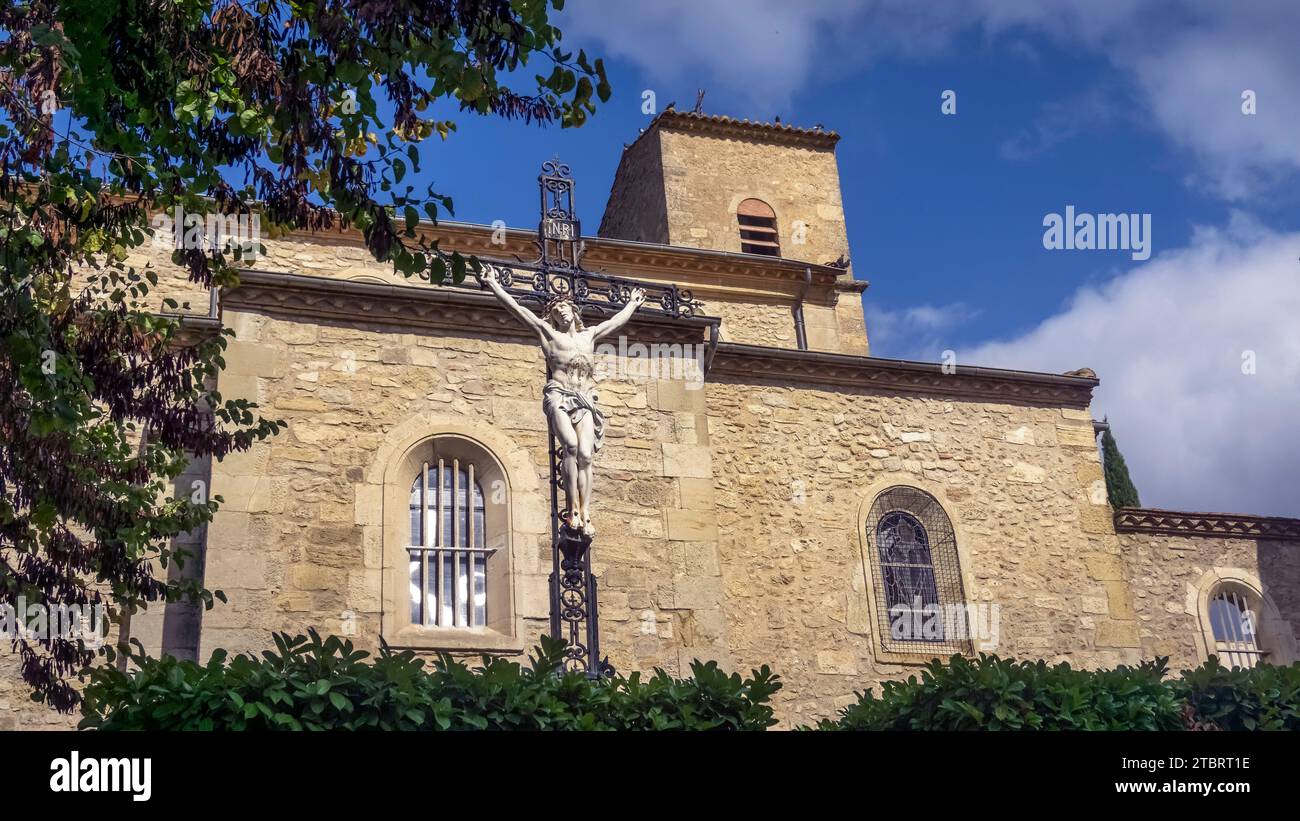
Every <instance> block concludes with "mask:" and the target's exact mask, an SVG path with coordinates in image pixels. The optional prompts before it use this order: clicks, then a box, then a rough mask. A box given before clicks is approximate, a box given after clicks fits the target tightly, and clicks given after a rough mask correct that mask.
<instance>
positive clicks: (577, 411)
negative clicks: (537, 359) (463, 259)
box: [479, 159, 700, 678]
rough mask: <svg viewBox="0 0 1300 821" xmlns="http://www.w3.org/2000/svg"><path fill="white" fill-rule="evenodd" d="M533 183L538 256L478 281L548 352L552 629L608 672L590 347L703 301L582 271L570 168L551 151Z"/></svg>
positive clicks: (487, 272) (574, 664)
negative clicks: (595, 558) (594, 512)
mask: <svg viewBox="0 0 1300 821" xmlns="http://www.w3.org/2000/svg"><path fill="white" fill-rule="evenodd" d="M537 182H538V186H539V188H540V190H541V222H540V223H539V224H538V227H537V248H538V252H539V256H538V259H537V261H536V262H535V263H533V264H531V265H528V266H515V265H510V264H495V263H491V262H485V264H484V266H483V272H482V273H481V274H480V275H479V280H480V282H481V284H482V285H483V286H484V287H486V288H487V289H488V290H490V291H491V292H492V294H493V295H494V296H495V297H496V298H497V300H498V301H499V302H500V303H501V304H502V305H503V306H504V307H505V308H506V310H507V311H509V312H510V313H511V314H512V315H514V316H515V317H516V318H518V319H519V320H520V321H521V322H522V323H523V324H524V325H526V326H527V327H528V328H530V329H531V330H532V331H533V332H534V333H535V334H536V335H537V338H538V341H539V342H540V344H541V347H542V353H543V354H544V356H545V358H546V385H545V387H544V388H543V389H542V412H543V413H544V414H545V416H546V423H547V428H548V431H549V441H550V454H551V541H552V546H553V550H552V564H553V567H552V573H551V635H552V636H555V637H557V638H564V639H566V640H567V641H568V644H569V647H568V651H567V654H566V664H565V666H566V668H567V669H570V670H581V671H583V672H585V673H586V674H587V676H588V677H591V678H599V677H604V676H610V675H613V673H614V668H613V667H611V666H610V664H609V660H608V659H602V658H601V657H600V636H599V620H598V617H597V597H596V577H595V576H594V575H593V574H592V573H591V567H590V551H591V540H592V536H594V535H595V532H596V530H595V528H594V527H593V526H592V521H591V494H592V485H593V482H592V463H593V460H594V459H595V456H596V453H597V451H599V450H600V446H601V444H602V441H603V438H604V432H605V416H604V414H603V413H602V411H601V410H600V406H599V405H598V404H597V400H598V398H599V397H598V396H597V394H596V390H595V388H596V385H595V346H596V343H597V342H599V341H600V340H601V339H602V338H604V337H607V336H610V335H611V334H616V333H618V332H619V331H620V330H622V329H623V328H624V327H625V326H626V325H627V323H628V322H629V321H630V320H631V319H632V315H633V314H634V313H635V312H636V311H637V310H645V311H653V312H655V313H659V314H663V315H667V316H671V317H684V316H686V317H689V316H695V315H696V314H697V312H698V311H699V308H700V305H699V303H698V302H696V301H695V300H694V299H693V298H692V296H691V293H690V291H686V290H683V289H680V288H678V287H677V286H676V285H652V284H649V283H642V282H634V281H632V280H625V279H619V278H617V277H610V276H607V275H605V274H601V273H596V272H592V271H586V270H584V269H583V268H582V264H581V263H582V255H583V251H584V250H585V243H583V242H582V231H581V225H580V223H579V221H578V218H577V213H576V211H575V210H574V206H573V189H574V184H573V179H572V177H570V175H569V167H568V166H567V165H564V164H563V163H561V162H560V161H559V160H558V159H554V160H550V161H548V162H545V163H543V164H542V173H541V175H540V176H539V177H538V178H537ZM520 268H523V269H525V270H526V269H532V276H531V286H532V287H531V288H523V287H518V288H517V287H514V286H515V284H516V283H515V277H516V275H517V274H519V273H520V270H518V269H520ZM521 301H531V302H540V303H541V307H542V315H541V316H540V317H538V316H537V315H536V314H534V313H533V311H532V309H531V308H528V307H525V306H524V305H523V304H521ZM584 306H591V307H598V308H600V309H602V310H608V309H616V310H614V313H613V315H612V316H610V317H609V318H607V319H605V320H603V321H602V322H600V323H598V324H597V325H595V326H594V327H591V328H588V327H586V325H585V324H584V322H583V320H582V309H583V307H584ZM560 491H563V493H564V506H563V507H561V506H560V503H559V498H558V496H559V492H560ZM584 625H585V628H586V630H585V632H586V636H585V641H584V640H583V639H584V637H583V627H584ZM562 634H563V635H562Z"/></svg>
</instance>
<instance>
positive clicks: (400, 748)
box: [0, 732, 1296, 812]
mask: <svg viewBox="0 0 1300 821" xmlns="http://www.w3.org/2000/svg"><path fill="white" fill-rule="evenodd" d="M0 743H4V744H6V745H7V746H8V747H9V754H8V755H6V756H5V760H6V763H7V764H8V766H7V767H5V770H6V776H7V778H6V782H7V783H8V784H9V785H11V786H17V785H21V786H22V788H23V791H24V794H25V795H27V796H29V797H37V796H40V795H44V796H45V797H44V798H42V799H41V806H42V807H43V808H44V809H46V810H47V811H51V810H52V811H54V812H58V811H60V810H61V809H63V808H65V807H66V808H68V809H73V808H80V807H89V806H95V805H103V806H106V805H114V804H116V805H118V806H123V807H124V806H127V805H134V806H137V807H141V808H143V807H145V806H150V805H155V804H158V803H159V802H168V803H170V802H172V801H176V800H180V801H193V800H194V799H196V798H200V799H202V798H203V797H205V796H211V797H213V798H214V800H219V801H224V800H227V799H229V800H238V799H237V797H239V796H244V797H247V798H248V799H249V800H252V801H253V802H254V803H255V804H256V806H257V807H258V808H259V809H262V808H266V809H274V808H278V807H281V806H283V807H285V808H292V809H295V810H299V811H301V810H303V809H308V808H312V807H319V808H321V809H325V810H330V809H335V810H337V809H339V808H340V807H342V806H344V805H347V804H352V803H361V804H373V803H374V802H375V801H376V800H379V801H381V802H382V803H383V804H384V805H385V808H387V806H389V805H396V807H397V808H401V807H402V806H403V805H404V804H406V803H407V802H409V803H410V804H411V805H412V808H413V809H419V808H424V809H426V810H427V809H429V808H430V807H435V806H436V807H437V808H438V810H439V811H442V812H445V811H446V810H448V809H450V808H451V807H452V806H454V805H455V804H457V803H459V802H461V801H464V802H466V805H467V807H469V806H475V805H477V806H478V808H479V809H483V808H484V805H483V804H482V802H483V801H484V799H485V798H491V797H500V798H507V797H514V798H525V797H526V798H527V799H528V800H529V801H531V800H539V801H542V802H545V801H546V800H547V798H548V797H550V798H553V799H555V800H560V801H565V800H569V799H573V798H574V797H575V795H577V794H580V795H581V796H582V798H581V799H580V800H581V801H587V800H592V799H603V800H608V801H612V802H615V803H614V804H613V806H619V803H618V802H627V801H629V800H632V799H633V798H634V796H635V795H637V794H643V793H641V791H642V790H643V789H652V790H653V791H652V792H650V793H644V796H645V800H646V801H647V802H650V803H648V804H647V809H650V808H651V807H652V806H653V804H654V803H655V802H656V801H659V800H662V798H664V797H667V796H668V795H678V797H680V798H682V799H685V798H686V796H687V795H689V796H690V801H691V802H696V801H698V802H700V803H701V804H712V803H715V802H716V803H720V804H721V805H724V806H727V807H729V808H731V809H733V810H734V809H737V808H739V807H743V806H746V805H752V806H755V807H756V808H759V809H762V808H764V807H766V808H767V809H769V810H770V809H772V808H773V807H772V806H771V805H770V802H772V801H773V800H777V799H780V798H783V797H786V796H789V797H791V798H796V799H799V800H804V801H806V800H808V799H809V798H810V797H815V798H818V799H826V800H838V799H835V798H834V797H835V796H837V795H838V796H841V797H848V796H851V795H852V794H854V793H859V792H861V791H866V792H867V793H871V794H876V795H880V796H884V795H892V796H894V797H898V796H911V797H912V798H913V799H915V798H917V797H920V796H924V801H925V802H926V804H927V806H928V805H929V804H930V803H932V802H938V803H944V802H946V801H952V802H954V803H967V802H970V801H978V800H979V799H980V797H984V798H1014V799H1041V800H1043V801H1049V802H1052V804H1053V805H1055V806H1060V805H1062V804H1065V805H1066V806H1069V804H1070V802H1074V801H1082V802H1087V803H1092V802H1095V801H1097V800H1099V799H1106V798H1110V799H1113V800H1116V801H1119V802H1121V803H1124V802H1131V801H1133V800H1142V801H1147V800H1170V799H1173V800H1179V801H1181V800H1183V799H1190V798H1195V799H1198V800H1200V801H1202V802H1206V803H1207V804H1210V803H1217V802H1220V801H1224V800H1228V799H1237V800H1240V799H1241V798H1243V797H1248V798H1257V797H1258V798H1272V799H1274V800H1278V799H1280V798H1284V797H1286V796H1289V795H1292V794H1293V793H1294V786H1295V781H1296V777H1295V775H1294V762H1295V760H1296V751H1295V739H1294V738H1293V737H1292V736H1291V735H1289V734H1281V733H1276V734H1273V733H1255V734H1230V733H1209V732H1207V733H1168V734H1164V733H1150V734H1137V733H1109V734H1106V733H1070V734H1067V733H1035V734H1027V733H1026V734H1018V735H1013V734H997V733H981V734H975V733H971V734H952V733H928V734H922V733H822V732H795V733H783V732H768V733H755V734H744V735H742V734H733V735H725V734H707V733H693V734H685V733H680V734H669V733H664V734H648V733H647V734H636V735H633V734H613V733H609V734H600V733H590V734H578V733H570V734H547V733H516V734H502V733H473V734H470V733H462V734H456V733H427V734H414V733H388V734H380V733H370V734H341V733H329V734H306V733H283V734H262V735H251V734H246V735H238V734H226V733H207V734H202V733H190V734H181V733H176V734H165V733H95V732H83V733H71V732H69V733H42V732H29V733H4V734H0ZM575 789H576V790H578V791H579V793H575V792H574V791H575ZM376 790H379V791H380V792H378V793H376ZM219 796H224V797H225V798H220V799H218V797H219ZM566 796H567V797H568V798H567V799H566ZM655 796H658V798H655ZM214 809H218V810H219V809H220V807H217V806H214ZM660 809H661V810H663V811H673V812H677V811H680V810H681V809H683V807H682V806H680V805H679V806H677V807H675V808H673V807H671V806H670V805H660ZM864 809H866V808H865V807H864Z"/></svg>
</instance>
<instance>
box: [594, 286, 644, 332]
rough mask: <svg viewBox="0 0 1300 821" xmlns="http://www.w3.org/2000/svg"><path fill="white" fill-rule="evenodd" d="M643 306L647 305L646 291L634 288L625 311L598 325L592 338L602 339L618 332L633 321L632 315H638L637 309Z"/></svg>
mask: <svg viewBox="0 0 1300 821" xmlns="http://www.w3.org/2000/svg"><path fill="white" fill-rule="evenodd" d="M643 304H645V291H644V290H643V289H641V288H633V289H632V293H631V294H629V295H628V298H627V304H626V305H624V306H623V309H622V310H621V311H619V312H618V313H616V314H614V315H613V316H611V317H610V318H609V319H607V320H605V321H604V322H602V323H600V324H599V325H597V326H596V327H595V328H594V329H593V330H592V332H591V335H592V338H593V339H600V338H601V337H605V336H609V335H610V334H612V333H614V332H616V331H618V330H619V329H620V328H622V327H623V326H624V325H626V324H627V323H628V321H629V320H630V319H632V314H634V313H636V309H637V308H640V307H641V306H642V305H643Z"/></svg>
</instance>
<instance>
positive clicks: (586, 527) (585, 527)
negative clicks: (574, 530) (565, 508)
mask: <svg viewBox="0 0 1300 821" xmlns="http://www.w3.org/2000/svg"><path fill="white" fill-rule="evenodd" d="M582 532H583V533H585V534H587V535H588V536H595V535H596V528H594V527H592V525H591V519H588V520H586V521H585V522H583V523H582Z"/></svg>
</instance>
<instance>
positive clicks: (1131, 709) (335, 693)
mask: <svg viewBox="0 0 1300 821" xmlns="http://www.w3.org/2000/svg"><path fill="white" fill-rule="evenodd" d="M275 643H276V649H275V650H268V651H266V652H264V653H263V654H262V657H261V658H256V657H253V656H247V655H240V656H235V657H234V658H233V659H229V660H227V656H226V654H225V653H224V652H222V651H218V652H216V653H214V654H213V656H212V659H211V660H210V661H209V662H208V663H207V664H206V665H202V666H201V665H198V664H195V663H193V662H184V661H178V660H176V659H174V658H170V657H165V658H162V659H149V658H145V657H142V656H141V657H134V661H135V664H136V666H137V668H138V669H137V670H136V671H134V672H132V673H129V674H128V673H121V672H118V671H117V670H115V669H111V668H103V669H96V670H93V671H91V673H90V683H89V685H88V686H87V688H86V691H85V703H84V705H83V715H84V718H83V720H82V722H81V727H82V728H83V729H104V730H281V729H287V730H300V729H307V730H336V729H337V730H763V729H766V728H768V727H770V726H772V725H774V724H776V719H775V718H774V716H773V710H772V707H771V704H770V701H771V698H772V696H773V695H774V694H775V693H776V692H777V691H778V690H780V688H781V682H780V680H779V678H778V677H777V676H776V675H774V674H773V673H772V672H771V670H769V669H768V668H767V667H766V666H764V667H762V668H760V669H758V670H754V671H752V673H751V675H750V677H748V678H742V677H741V676H740V675H738V674H735V673H732V674H727V673H724V672H722V671H721V670H719V669H718V666H717V664H716V663H715V662H708V663H702V662H698V661H697V662H694V663H693V664H692V665H691V677H690V678H686V679H680V680H679V679H674V678H672V677H671V676H669V675H668V674H667V673H665V672H663V671H662V670H656V671H655V672H654V674H653V675H650V676H646V677H643V676H641V675H640V674H638V673H633V674H631V675H629V676H626V677H623V676H618V677H615V678H613V679H610V680H607V681H600V682H591V681H588V680H587V679H586V678H585V677H583V676H582V675H580V674H573V673H558V672H557V671H558V670H559V668H560V663H561V660H562V659H563V656H564V645H563V643H561V642H557V641H552V640H550V639H546V638H543V639H542V645H541V646H540V647H538V648H537V649H536V650H535V651H534V655H533V656H532V657H531V659H530V662H529V664H527V665H521V664H519V663H517V662H513V661H507V660H504V659H493V658H488V657H485V658H484V659H483V661H482V663H481V665H480V666H478V667H475V668H473V669H471V668H470V667H469V666H468V665H466V664H465V663H463V662H461V661H458V660H455V659H452V658H451V657H449V656H439V657H438V658H436V659H435V660H434V661H433V662H432V663H430V664H426V662H425V661H424V660H422V659H419V658H416V657H415V655H414V653H412V652H410V651H407V652H403V653H393V652H390V651H388V650H386V649H385V650H383V651H381V652H380V654H379V656H378V657H376V658H374V659H373V660H372V659H371V657H370V655H369V654H368V653H365V652H363V651H360V650H357V649H356V648H354V647H353V645H352V644H351V642H348V641H345V640H343V639H340V638H337V637H330V638H328V639H323V640H322V639H321V637H320V636H319V635H317V634H316V633H315V632H312V633H311V634H310V636H309V637H304V636H298V637H296V638H289V637H288V636H287V635H283V634H279V635H276V636H275ZM1167 673H1168V667H1167V659H1163V658H1161V659H1156V660H1155V661H1150V662H1144V663H1142V664H1140V665H1138V666H1136V667H1117V668H1115V669H1113V670H1076V669H1074V668H1072V667H1070V665H1068V664H1056V665H1049V664H1047V663H1046V662H1042V661H1014V660H1011V659H1002V658H998V657H996V656H991V655H984V654H981V655H980V656H979V657H978V658H964V657H962V656H953V657H952V658H950V659H948V660H946V661H944V660H939V659H935V660H934V661H932V662H930V663H929V664H927V665H926V666H925V668H924V669H923V670H922V671H921V673H920V676H919V677H918V676H911V677H909V678H908V679H907V680H905V681H889V682H885V684H884V685H883V687H882V688H881V694H880V695H879V696H876V695H875V694H874V693H873V692H872V691H871V690H867V691H866V692H862V693H858V694H857V695H858V698H857V701H856V702H855V703H853V704H850V705H849V706H848V707H846V708H845V709H843V710H842V711H841V712H840V714H839V716H838V717H837V718H836V719H826V720H823V721H821V722H820V723H819V724H817V725H816V726H815V727H813V728H805V729H819V730H1184V729H1191V730H1220V729H1221V730H1300V664H1293V665H1291V666H1289V667H1273V666H1270V665H1261V666H1259V667H1256V668H1253V669H1249V670H1243V669H1238V668H1234V669H1227V668H1225V667H1223V666H1222V665H1220V664H1219V663H1218V661H1217V660H1215V659H1211V660H1210V662H1209V663H1207V664H1205V665H1202V666H1201V667H1198V668H1197V669H1195V670H1190V671H1185V672H1184V673H1183V674H1182V676H1181V677H1178V678H1171V677H1169V676H1168V675H1167Z"/></svg>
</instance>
